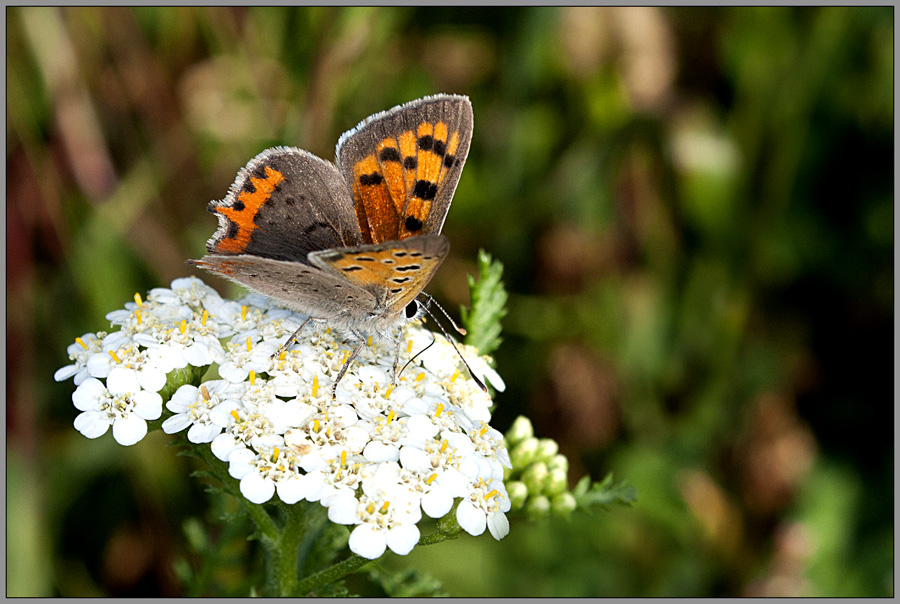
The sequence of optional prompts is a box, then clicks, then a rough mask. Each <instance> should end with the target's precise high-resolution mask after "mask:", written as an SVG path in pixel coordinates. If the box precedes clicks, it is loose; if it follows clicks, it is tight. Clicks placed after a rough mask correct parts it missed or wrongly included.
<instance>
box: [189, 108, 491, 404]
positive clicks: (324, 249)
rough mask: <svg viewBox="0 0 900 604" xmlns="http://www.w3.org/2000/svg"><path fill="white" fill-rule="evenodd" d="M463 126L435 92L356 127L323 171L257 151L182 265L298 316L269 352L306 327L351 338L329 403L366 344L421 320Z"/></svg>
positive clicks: (458, 166)
mask: <svg viewBox="0 0 900 604" xmlns="http://www.w3.org/2000/svg"><path fill="white" fill-rule="evenodd" d="M472 127H473V116H472V105H471V103H470V102H469V99H468V98H467V97H465V96H458V95H446V94H439V95H434V96H427V97H424V98H421V99H418V100H415V101H411V102H409V103H406V104H403V105H399V106H397V107H394V108H393V109H390V110H388V111H384V112H381V113H377V114H375V115H372V116H370V117H368V118H366V119H365V120H363V121H362V122H360V123H359V124H358V125H357V126H356V127H355V128H353V129H351V130H349V131H347V132H345V133H344V134H343V135H341V137H340V139H338V143H337V148H336V159H335V162H334V163H331V162H329V161H326V160H323V159H321V158H319V157H317V156H315V155H313V154H312V153H309V152H307V151H304V150H302V149H297V148H293V147H274V148H271V149H266V150H265V151H263V152H262V153H260V154H259V155H257V156H256V157H254V158H253V159H252V160H250V162H249V163H248V164H247V165H246V166H245V167H244V168H242V169H241V170H240V171H239V172H238V175H237V178H236V179H235V181H234V184H232V186H231V188H230V189H229V191H228V194H227V195H226V196H225V198H224V199H222V200H221V201H212V202H210V204H209V207H208V210H209V211H210V212H211V213H212V214H213V215H215V216H216V218H218V220H219V226H218V229H217V230H216V232H215V233H214V234H213V236H212V237H211V238H210V239H209V241H208V242H207V244H206V248H207V251H208V252H209V253H208V254H207V255H206V256H204V257H203V258H201V259H200V260H189V261H188V263H189V264H193V265H195V266H198V267H200V268H203V269H205V270H208V271H211V272H213V273H217V274H219V275H222V276H224V277H226V278H228V279H231V280H232V281H235V282H237V283H240V284H241V285H244V286H246V287H248V288H250V289H252V290H255V291H257V292H259V293H261V294H264V295H266V296H269V297H271V298H273V299H274V300H276V301H277V302H278V303H280V304H281V305H283V306H285V307H287V308H289V309H291V310H294V311H296V312H299V313H301V314H303V315H306V316H307V317H308V319H307V320H306V321H305V322H304V323H303V324H302V325H301V326H300V328H299V329H297V331H296V332H295V333H294V334H293V335H292V336H291V337H290V338H288V340H287V341H286V342H285V344H284V345H283V346H282V347H281V349H279V352H280V351H281V350H284V349H286V348H288V347H289V346H290V345H291V343H292V342H293V341H294V339H295V338H296V337H297V336H298V335H299V333H300V331H301V330H302V329H303V327H304V326H305V325H306V322H308V321H310V320H319V321H325V322H327V324H328V325H329V326H332V327H335V328H337V329H340V330H343V331H345V332H349V333H351V334H352V335H353V336H355V337H356V338H358V340H359V342H358V344H357V346H356V348H355V349H354V351H353V352H352V353H351V355H350V356H349V357H348V358H347V360H346V361H345V362H344V365H343V367H342V368H341V371H340V373H339V374H338V376H337V379H335V381H334V384H333V386H332V396H334V395H335V392H336V388H337V384H338V382H340V380H341V378H342V377H343V376H344V374H345V372H346V371H347V368H348V367H349V364H350V362H351V361H352V360H353V359H354V358H355V357H356V356H357V355H358V354H359V352H360V350H361V349H362V346H363V344H364V343H365V342H366V341H367V340H368V339H369V337H371V336H378V337H382V338H388V339H392V338H393V336H392V335H391V334H392V333H395V332H396V330H397V329H398V328H399V327H402V325H403V324H405V323H406V322H408V321H411V320H414V319H417V318H419V317H420V316H422V313H423V312H424V310H425V306H424V305H423V303H422V302H421V301H419V300H418V299H417V297H418V296H419V294H420V293H422V291H423V289H424V288H425V286H426V285H427V284H428V282H429V281H430V280H431V278H432V277H433V276H434V274H435V272H437V270H438V267H440V265H441V263H442V262H443V261H444V259H445V258H446V257H447V254H448V252H449V250H450V242H449V241H448V239H447V237H445V236H444V235H441V234H440V233H441V228H442V226H443V224H444V219H445V218H446V216H447V211H448V210H449V208H450V202H451V201H452V199H453V193H454V191H455V189H456V185H457V183H458V182H459V177H460V174H461V172H462V169H463V165H464V164H465V161H466V156H467V155H468V152H469V144H470V142H471V140H472ZM276 354H278V353H276ZM397 356H399V340H398V354H397ZM396 358H397V357H395V362H394V372H395V376H396V364H397V361H396Z"/></svg>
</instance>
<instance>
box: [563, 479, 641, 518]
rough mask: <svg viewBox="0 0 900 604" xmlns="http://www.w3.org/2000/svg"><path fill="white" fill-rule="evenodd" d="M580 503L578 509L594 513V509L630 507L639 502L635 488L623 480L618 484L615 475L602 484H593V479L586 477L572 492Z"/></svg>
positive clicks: (604, 480)
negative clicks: (613, 506) (614, 479)
mask: <svg viewBox="0 0 900 604" xmlns="http://www.w3.org/2000/svg"><path fill="white" fill-rule="evenodd" d="M572 495H574V496H575V500H576V501H577V502H578V509H582V510H585V511H586V512H592V511H593V509H594V508H600V509H603V510H605V509H607V508H609V506H611V505H625V506H630V505H632V504H633V503H634V502H635V501H637V491H636V490H635V488H634V487H633V486H632V485H630V484H628V482H627V481H625V480H623V481H620V482H618V483H616V482H614V481H613V475H612V474H607V476H606V478H604V479H603V480H602V481H601V482H595V483H593V484H592V483H591V479H590V477H588V476H585V477H584V478H582V479H581V480H580V481H578V484H577V485H576V486H575V489H573V491H572Z"/></svg>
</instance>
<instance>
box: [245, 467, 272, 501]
mask: <svg viewBox="0 0 900 604" xmlns="http://www.w3.org/2000/svg"><path fill="white" fill-rule="evenodd" d="M274 494H275V483H274V482H272V481H271V480H269V479H268V478H263V477H262V476H260V475H259V474H258V473H257V472H250V473H249V474H247V475H245V476H244V477H243V478H241V495H243V496H244V497H246V498H247V499H248V500H249V501H250V502H251V503H265V502H267V501H268V500H270V499H271V498H272V496H273V495H274Z"/></svg>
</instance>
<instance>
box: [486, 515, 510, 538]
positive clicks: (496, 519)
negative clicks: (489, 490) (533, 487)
mask: <svg viewBox="0 0 900 604" xmlns="http://www.w3.org/2000/svg"><path fill="white" fill-rule="evenodd" d="M487 525H488V530H490V531H491V536H492V537H493V538H494V539H496V540H497V541H500V540H501V539H503V538H504V537H506V536H507V535H508V534H509V520H508V519H507V518H506V514H504V513H503V512H491V513H490V514H488V517H487Z"/></svg>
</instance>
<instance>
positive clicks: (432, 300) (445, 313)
mask: <svg viewBox="0 0 900 604" xmlns="http://www.w3.org/2000/svg"><path fill="white" fill-rule="evenodd" d="M422 295H423V296H425V297H426V298H428V303H429V304H434V305H435V306H437V307H438V308H439V309H440V311H441V312H442V313H444V316H445V317H447V320H448V321H450V325H452V326H453V329H455V330H456V331H457V332H458V333H459V334H460V335H466V330H465V329H463V328H462V327H460V326H459V325H457V324H456V323H455V322H454V321H453V319H452V318H451V317H450V315H448V314H447V311H446V310H444V307H443V306H441V305H440V304H438V303H437V300H435V299H434V298H432V297H431V294H428V293H426V292H422ZM428 314H431V313H428ZM431 318H432V319H434V315H432V317H431ZM434 322H435V323H437V319H435V321H434ZM463 360H465V359H463Z"/></svg>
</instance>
